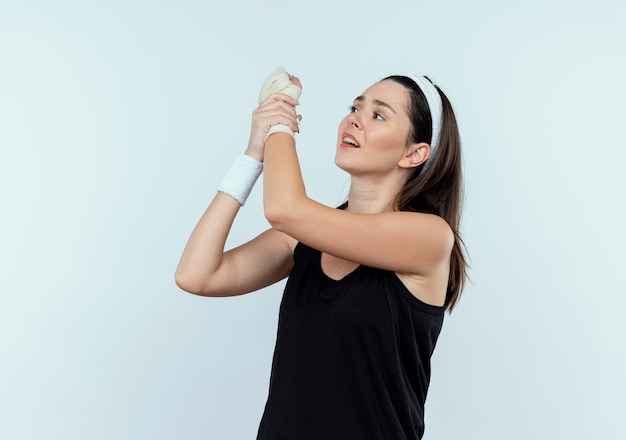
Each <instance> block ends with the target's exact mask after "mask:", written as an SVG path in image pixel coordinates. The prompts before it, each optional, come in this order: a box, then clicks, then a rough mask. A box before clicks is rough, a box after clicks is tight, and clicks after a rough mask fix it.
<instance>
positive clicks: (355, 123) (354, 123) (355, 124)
mask: <svg viewBox="0 0 626 440" xmlns="http://www.w3.org/2000/svg"><path fill="white" fill-rule="evenodd" d="M355 115H356V113H352V114H350V116H348V123H349V124H350V125H351V126H353V127H354V128H357V129H358V128H361V125H360V123H359V121H358V119H357V118H356V116H355Z"/></svg>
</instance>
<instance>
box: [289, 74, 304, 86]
mask: <svg viewBox="0 0 626 440" xmlns="http://www.w3.org/2000/svg"><path fill="white" fill-rule="evenodd" d="M287 76H288V77H289V80H290V81H291V82H292V83H293V84H294V85H296V86H297V87H300V88H302V82H300V78H298V77H297V76H295V75H292V74H290V73H288V74H287Z"/></svg>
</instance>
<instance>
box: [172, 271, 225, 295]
mask: <svg viewBox="0 0 626 440" xmlns="http://www.w3.org/2000/svg"><path fill="white" fill-rule="evenodd" d="M174 282H175V283H176V285H177V286H178V287H179V288H180V289H181V290H184V291H185V292H187V293H191V294H192V295H198V296H210V297H223V296H231V295H233V294H232V293H231V292H230V290H229V289H228V288H225V286H224V285H221V284H220V283H218V282H217V281H216V279H215V278H214V277H212V276H209V277H206V276H199V275H196V274H192V273H185V271H183V270H181V269H180V268H179V269H177V270H176V273H175V274H174Z"/></svg>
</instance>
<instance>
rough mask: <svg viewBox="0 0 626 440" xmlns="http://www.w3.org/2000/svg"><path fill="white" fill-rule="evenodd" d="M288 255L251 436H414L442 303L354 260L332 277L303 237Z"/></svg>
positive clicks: (316, 439)
mask: <svg viewBox="0 0 626 440" xmlns="http://www.w3.org/2000/svg"><path fill="white" fill-rule="evenodd" d="M294 260H295V264H294V267H293V269H292V272H291V275H290V276H289V279H288V280H287V284H286V286H285V291H284V294H283V299H282V302H281V306H280V315H279V320H278V335H277V339H276V348H275V351H274V359H273V364H272V374H271V378H270V389H269V396H268V400H267V403H266V406H265V412H264V414H263V418H262V419H261V424H260V426H259V432H258V437H257V440H283V439H299V440H353V439H354V440H368V439H371V440H386V439H389V440H403V439H406V440H415V439H420V438H421V437H422V434H423V432H424V402H425V400H426V392H427V390H428V384H429V381H430V357H431V355H432V353H433V350H434V348H435V344H436V342H437V337H438V336H439V332H440V331H441V326H442V324H443V318H444V308H443V307H436V306H432V305H429V304H426V303H424V302H422V301H420V300H418V299H417V298H415V296H413V295H412V294H411V293H410V292H409V291H408V290H407V289H406V287H405V286H404V284H402V282H401V281H400V280H399V278H398V277H397V275H396V274H395V273H394V272H389V271H385V270H380V269H374V268H371V267H367V266H359V267H357V269H355V270H354V271H353V272H351V273H350V274H348V275H347V276H346V277H344V278H343V279H341V280H333V279H332V278H329V277H328V276H326V274H324V272H323V271H322V268H321V253H320V252H319V251H316V250H314V249H312V248H310V247H308V246H306V245H304V244H302V243H299V244H298V245H297V246H296V249H295V251H294Z"/></svg>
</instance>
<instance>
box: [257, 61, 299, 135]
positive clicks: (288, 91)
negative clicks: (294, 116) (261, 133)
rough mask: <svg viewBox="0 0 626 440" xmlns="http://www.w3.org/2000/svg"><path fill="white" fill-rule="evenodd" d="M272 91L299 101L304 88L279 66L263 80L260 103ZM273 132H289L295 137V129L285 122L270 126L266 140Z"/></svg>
mask: <svg viewBox="0 0 626 440" xmlns="http://www.w3.org/2000/svg"><path fill="white" fill-rule="evenodd" d="M272 93H282V94H285V95H287V96H289V97H290V98H292V99H295V100H296V101H297V100H298V99H300V95H301V94H302V89H301V88H300V87H298V86H296V85H295V84H294V83H292V82H291V79H289V74H288V73H287V71H286V70H285V69H284V68H283V67H277V68H276V69H274V71H273V72H272V73H270V74H269V75H268V76H267V77H266V78H265V81H263V85H262V86H261V93H260V94H259V104H260V103H261V102H263V101H264V100H265V99H266V98H267V97H268V96H270V95H271V94H272ZM272 133H288V134H290V135H291V137H293V138H294V139H295V135H294V133H293V130H292V129H291V128H290V127H288V126H287V125H284V124H277V125H273V126H272V127H270V129H269V130H268V132H267V134H266V135H265V139H264V140H267V138H268V137H269V135H270V134H272Z"/></svg>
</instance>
